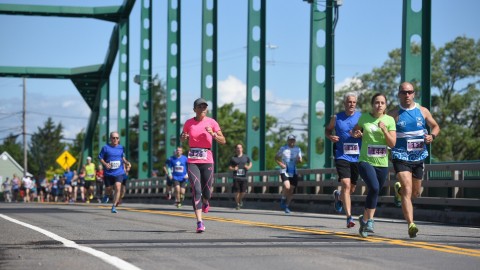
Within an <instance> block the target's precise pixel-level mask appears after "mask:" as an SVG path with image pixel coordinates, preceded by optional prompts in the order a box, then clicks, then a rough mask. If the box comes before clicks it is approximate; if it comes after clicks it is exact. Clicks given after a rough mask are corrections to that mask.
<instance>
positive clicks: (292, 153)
mask: <svg viewBox="0 0 480 270" xmlns="http://www.w3.org/2000/svg"><path fill="white" fill-rule="evenodd" d="M295 142H296V137H295V135H293V134H290V135H288V137H287V144H286V145H284V146H282V147H280V149H279V150H278V152H277V154H276V155H275V162H277V164H278V166H280V180H281V181H282V183H283V191H282V198H281V200H280V207H281V208H282V209H283V210H284V211H285V213H286V214H288V213H290V208H289V205H290V202H291V201H292V197H293V191H294V190H295V187H296V186H297V185H298V181H299V178H300V176H299V175H298V174H297V163H301V162H302V150H301V149H300V147H298V146H296V145H295Z"/></svg>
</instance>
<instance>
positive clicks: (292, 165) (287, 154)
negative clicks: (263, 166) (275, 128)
mask: <svg viewBox="0 0 480 270" xmlns="http://www.w3.org/2000/svg"><path fill="white" fill-rule="evenodd" d="M277 156H279V157H282V162H283V163H284V164H285V165H286V166H287V167H286V168H285V169H282V170H281V173H286V174H287V177H290V176H293V175H295V174H296V173H297V160H298V158H299V157H302V150H301V149H300V147H298V146H294V147H293V148H290V147H289V146H288V144H287V145H284V146H282V147H280V150H278V152H277Z"/></svg>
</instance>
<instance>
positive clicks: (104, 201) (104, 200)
mask: <svg viewBox="0 0 480 270" xmlns="http://www.w3.org/2000/svg"><path fill="white" fill-rule="evenodd" d="M109 200H110V199H109V198H108V196H107V195H105V196H103V200H102V203H108V201H109Z"/></svg>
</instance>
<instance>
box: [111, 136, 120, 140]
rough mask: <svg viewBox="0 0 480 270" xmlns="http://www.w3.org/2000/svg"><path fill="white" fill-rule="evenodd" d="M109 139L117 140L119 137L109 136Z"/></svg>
mask: <svg viewBox="0 0 480 270" xmlns="http://www.w3.org/2000/svg"><path fill="white" fill-rule="evenodd" d="M110 139H113V140H118V139H119V138H118V137H110Z"/></svg>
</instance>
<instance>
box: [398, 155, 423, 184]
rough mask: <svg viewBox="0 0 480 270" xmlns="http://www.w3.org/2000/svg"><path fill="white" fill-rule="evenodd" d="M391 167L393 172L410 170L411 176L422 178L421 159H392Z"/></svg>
mask: <svg viewBox="0 0 480 270" xmlns="http://www.w3.org/2000/svg"><path fill="white" fill-rule="evenodd" d="M392 163H393V169H394V170H395V173H399V172H411V173H412V176H413V178H416V179H420V180H421V179H422V178H423V167H424V166H423V160H421V161H405V160H401V159H394V160H392Z"/></svg>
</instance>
